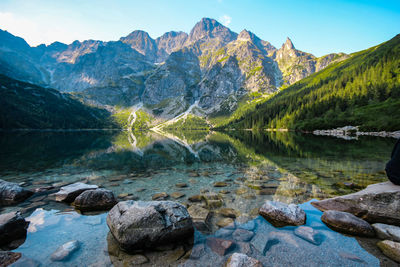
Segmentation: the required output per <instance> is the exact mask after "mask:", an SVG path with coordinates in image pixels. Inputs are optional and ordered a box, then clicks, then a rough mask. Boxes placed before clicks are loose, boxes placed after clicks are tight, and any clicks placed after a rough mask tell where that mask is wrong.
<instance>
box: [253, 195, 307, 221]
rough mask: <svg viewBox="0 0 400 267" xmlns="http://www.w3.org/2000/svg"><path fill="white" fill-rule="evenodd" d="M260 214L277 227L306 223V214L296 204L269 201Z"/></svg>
mask: <svg viewBox="0 0 400 267" xmlns="http://www.w3.org/2000/svg"><path fill="white" fill-rule="evenodd" d="M258 213H259V214H260V215H261V216H263V217H264V218H265V219H266V220H267V221H269V222H270V223H271V224H273V225H274V226H276V227H281V226H286V225H303V224H305V223H306V213H305V212H304V210H302V209H301V208H300V207H299V206H298V205H295V204H289V205H287V204H285V203H282V202H278V201H269V200H267V201H265V203H264V205H262V207H261V208H260V209H259V211H258Z"/></svg>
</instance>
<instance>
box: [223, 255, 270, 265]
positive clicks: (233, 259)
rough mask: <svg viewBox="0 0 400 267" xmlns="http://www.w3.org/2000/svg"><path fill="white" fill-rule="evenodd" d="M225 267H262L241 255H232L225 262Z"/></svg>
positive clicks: (258, 262)
mask: <svg viewBox="0 0 400 267" xmlns="http://www.w3.org/2000/svg"><path fill="white" fill-rule="evenodd" d="M225 266H226V267H262V266H263V265H262V263H261V262H260V261H259V260H256V259H254V258H252V257H249V256H247V255H245V254H242V253H233V254H232V256H230V257H229V259H228V260H227V261H226V264H225Z"/></svg>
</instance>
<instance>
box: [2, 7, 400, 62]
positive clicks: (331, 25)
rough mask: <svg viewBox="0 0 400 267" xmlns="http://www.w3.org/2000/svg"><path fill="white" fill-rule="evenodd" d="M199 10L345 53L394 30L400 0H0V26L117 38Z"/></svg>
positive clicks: (156, 32) (183, 27)
mask: <svg viewBox="0 0 400 267" xmlns="http://www.w3.org/2000/svg"><path fill="white" fill-rule="evenodd" d="M203 17H209V18H214V19H216V20H218V21H219V22H221V23H222V24H224V25H226V26H228V27H229V28H230V29H231V30H233V31H235V32H237V33H239V32H240V31H241V30H243V29H247V30H250V31H252V32H253V33H255V34H256V35H257V36H258V37H260V38H261V39H263V40H266V41H269V42H270V43H272V44H273V45H274V46H276V47H280V46H281V45H282V43H284V42H285V40H286V37H290V39H291V40H292V41H293V43H294V45H295V47H296V48H297V49H300V50H303V51H306V52H310V53H312V54H314V55H316V56H322V55H325V54H328V53H333V52H345V53H351V52H355V51H359V50H363V49H366V48H368V47H371V46H374V45H377V44H379V43H382V42H384V41H387V40H389V39H390V38H392V37H394V36H395V35H396V34H399V33H400V0H393V1H391V0H274V1H270V0H164V1H163V0H139V1H137V0H114V1H111V0H0V29H2V30H7V31H9V32H10V33H12V34H14V35H17V36H20V37H22V38H24V39H25V40H26V41H27V42H28V43H29V44H30V45H31V46H36V45H39V44H42V43H45V44H50V43H52V42H54V41H60V42H63V43H67V44H69V43H71V42H73V41H74V40H80V41H83V40H87V39H96V40H103V41H110V40H118V39H119V38H120V37H122V36H126V35H128V34H129V33H130V32H132V31H134V30H145V31H147V32H148V33H149V34H150V36H151V37H153V38H157V37H159V36H161V35H162V34H163V33H165V32H167V31H171V30H175V31H185V32H187V33H189V32H190V30H191V29H192V28H193V26H194V25H195V24H196V22H198V21H200V20H201V18H203Z"/></svg>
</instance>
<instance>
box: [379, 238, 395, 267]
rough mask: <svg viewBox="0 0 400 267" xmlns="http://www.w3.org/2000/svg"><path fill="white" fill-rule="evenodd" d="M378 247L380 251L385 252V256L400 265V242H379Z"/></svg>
mask: <svg viewBox="0 0 400 267" xmlns="http://www.w3.org/2000/svg"><path fill="white" fill-rule="evenodd" d="M377 245H378V247H379V248H380V250H381V251H382V252H383V254H385V255H386V256H388V257H389V258H391V259H392V260H394V261H396V262H398V263H400V243H399V242H394V241H391V240H385V241H380V242H378V244H377Z"/></svg>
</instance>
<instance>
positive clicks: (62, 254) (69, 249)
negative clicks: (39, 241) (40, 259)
mask: <svg viewBox="0 0 400 267" xmlns="http://www.w3.org/2000/svg"><path fill="white" fill-rule="evenodd" d="M79 247H80V243H79V241H77V240H72V241H69V242H67V243H65V244H64V245H62V246H61V247H59V248H58V249H57V250H56V251H54V252H53V254H51V256H50V259H51V260H52V261H64V260H67V259H68V258H69V257H70V256H71V255H72V254H73V253H74V252H75V251H77V250H78V249H79Z"/></svg>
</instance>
